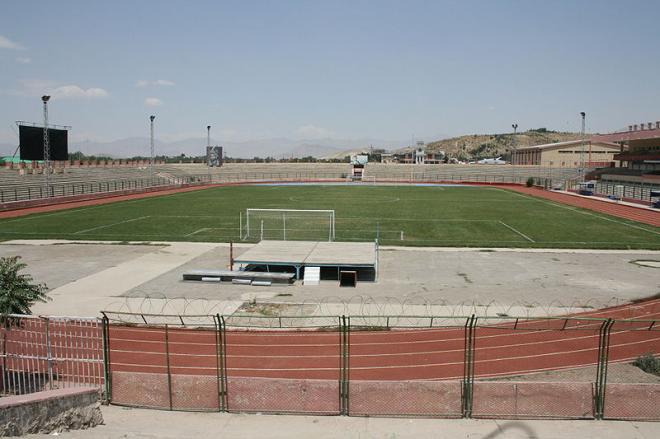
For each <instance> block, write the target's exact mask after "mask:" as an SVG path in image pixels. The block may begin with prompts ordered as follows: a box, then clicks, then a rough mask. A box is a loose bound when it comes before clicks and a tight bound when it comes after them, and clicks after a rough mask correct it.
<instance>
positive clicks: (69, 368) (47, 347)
mask: <svg viewBox="0 0 660 439" xmlns="http://www.w3.org/2000/svg"><path fill="white" fill-rule="evenodd" d="M101 335H102V326H101V321H100V319H96V318H79V317H75V318H67V317H35V316H23V315H20V316H19V315H9V316H2V327H0V394H1V395H22V394H26V393H33V392H38V391H42V390H51V389H59V388H65V387H74V386H85V387H99V388H100V387H102V386H103V381H104V362H103V338H102V336H101Z"/></svg>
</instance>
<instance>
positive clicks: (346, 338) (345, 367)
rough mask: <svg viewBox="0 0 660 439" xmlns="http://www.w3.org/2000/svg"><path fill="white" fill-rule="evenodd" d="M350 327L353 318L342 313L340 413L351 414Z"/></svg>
mask: <svg viewBox="0 0 660 439" xmlns="http://www.w3.org/2000/svg"><path fill="white" fill-rule="evenodd" d="M350 327H351V318H350V317H346V316H344V315H342V316H341V317H340V318H339V329H340V334H341V336H340V340H341V343H340V351H341V355H340V369H339V372H340V373H339V375H340V380H339V414H341V415H344V416H349V414H350V411H349V382H350V373H349V367H350V364H349V357H350Z"/></svg>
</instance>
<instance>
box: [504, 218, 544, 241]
mask: <svg viewBox="0 0 660 439" xmlns="http://www.w3.org/2000/svg"><path fill="white" fill-rule="evenodd" d="M498 223H500V224H502V225H503V226H504V227H506V228H507V229H509V230H511V231H512V232H514V233H517V234H518V235H520V236H522V237H523V238H525V239H526V240H528V241H529V242H536V241H534V240H533V239H532V238H530V237H529V236H527V235H525V234H524V233H523V232H521V231H520V230H518V229H516V228H515V227H513V226H510V225H508V224H507V223H505V222H503V221H498Z"/></svg>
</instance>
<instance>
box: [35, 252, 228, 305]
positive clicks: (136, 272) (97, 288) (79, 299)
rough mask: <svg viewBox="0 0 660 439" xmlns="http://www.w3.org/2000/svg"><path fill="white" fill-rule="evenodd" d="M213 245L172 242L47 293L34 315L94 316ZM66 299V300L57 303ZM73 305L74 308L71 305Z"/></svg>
mask: <svg viewBox="0 0 660 439" xmlns="http://www.w3.org/2000/svg"><path fill="white" fill-rule="evenodd" d="M214 247H215V245H214V244H203V243H202V244H200V243H172V244H171V245H169V246H167V247H157V248H156V249H151V252H149V253H146V254H143V255H141V256H139V257H137V258H132V259H131V260H129V261H124V262H121V263H119V264H117V265H115V266H113V267H110V268H106V269H104V270H101V271H98V272H96V273H93V274H90V275H88V276H84V277H81V278H79V279H77V280H76V281H74V282H70V283H68V284H65V285H62V286H60V287H58V288H55V289H53V290H51V291H50V292H49V295H50V297H51V298H52V299H53V301H52V302H49V303H38V304H36V305H35V306H34V307H33V312H34V313H37V314H38V313H48V314H55V315H72V314H73V315H82V316H95V315H98V312H99V311H100V310H101V309H103V308H105V307H106V306H107V304H108V303H109V302H111V301H113V300H115V299H114V298H115V297H117V296H120V295H122V294H124V293H126V292H127V291H129V290H131V289H132V288H135V287H137V286H138V285H140V284H143V283H144V282H147V281H149V280H151V279H153V278H155V277H157V276H159V275H160V274H162V273H164V272H168V271H170V270H172V269H174V268H176V267H178V266H179V265H181V264H183V263H185V262H187V261H188V260H190V259H192V258H194V257H196V256H199V255H200V254H202V253H205V252H207V251H209V250H210V249H212V248H214ZM60 298H66V299H65V300H59V299H60ZM72 303H73V304H75V311H74V307H72V306H71V305H72Z"/></svg>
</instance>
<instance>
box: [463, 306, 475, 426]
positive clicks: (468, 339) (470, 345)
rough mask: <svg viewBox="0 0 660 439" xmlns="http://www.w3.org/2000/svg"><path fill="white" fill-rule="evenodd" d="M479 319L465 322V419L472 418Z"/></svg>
mask: <svg viewBox="0 0 660 439" xmlns="http://www.w3.org/2000/svg"><path fill="white" fill-rule="evenodd" d="M476 323H477V318H476V317H475V315H474V314H472V315H471V316H470V317H468V318H467V319H466V321H465V328H464V359H463V401H462V402H463V404H462V405H463V407H462V409H463V410H462V411H463V417H465V418H470V417H472V395H473V390H474V344H475V337H474V335H475V329H476Z"/></svg>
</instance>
